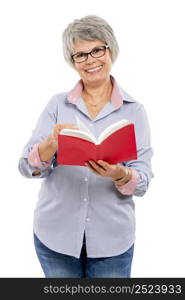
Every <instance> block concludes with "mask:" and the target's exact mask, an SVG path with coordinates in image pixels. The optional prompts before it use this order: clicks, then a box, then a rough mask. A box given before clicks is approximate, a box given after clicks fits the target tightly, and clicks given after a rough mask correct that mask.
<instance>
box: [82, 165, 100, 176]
mask: <svg viewBox="0 0 185 300" xmlns="http://www.w3.org/2000/svg"><path fill="white" fill-rule="evenodd" d="M85 165H86V167H87V168H88V169H89V170H91V171H92V172H93V173H95V174H98V175H100V174H99V173H98V172H97V171H96V170H95V169H94V168H93V167H92V166H91V164H90V163H89V162H86V163H85Z"/></svg>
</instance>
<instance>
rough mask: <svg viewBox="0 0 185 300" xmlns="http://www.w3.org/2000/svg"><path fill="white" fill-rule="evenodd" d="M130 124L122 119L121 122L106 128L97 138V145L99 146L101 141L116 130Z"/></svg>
mask: <svg viewBox="0 0 185 300" xmlns="http://www.w3.org/2000/svg"><path fill="white" fill-rule="evenodd" d="M128 124H130V122H129V121H128V120H125V119H122V120H121V121H118V122H116V123H114V124H112V125H110V126H108V127H107V128H106V129H105V130H104V131H103V132H102V133H101V134H100V136H99V137H98V144H101V142H102V141H103V140H105V139H106V138H107V137H108V136H109V135H111V134H112V133H113V132H115V131H117V130H118V129H120V128H122V127H124V126H126V125H128Z"/></svg>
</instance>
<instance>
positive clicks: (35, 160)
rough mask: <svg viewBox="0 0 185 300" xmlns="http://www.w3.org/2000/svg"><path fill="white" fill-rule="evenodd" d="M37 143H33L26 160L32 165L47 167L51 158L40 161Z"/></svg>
mask: <svg viewBox="0 0 185 300" xmlns="http://www.w3.org/2000/svg"><path fill="white" fill-rule="evenodd" d="M38 145H39V143H38V144H35V145H34V146H33V149H32V150H31V152H30V153H29V155H28V162H29V164H30V165H31V166H32V167H45V168H47V167H49V166H50V165H51V161H52V159H50V160H48V161H44V162H42V161H41V159H40V156H39V151H38Z"/></svg>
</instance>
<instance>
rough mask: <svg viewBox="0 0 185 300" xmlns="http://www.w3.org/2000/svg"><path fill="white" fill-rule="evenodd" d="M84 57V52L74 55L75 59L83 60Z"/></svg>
mask: <svg viewBox="0 0 185 300" xmlns="http://www.w3.org/2000/svg"><path fill="white" fill-rule="evenodd" d="M84 56H85V53H84V52H79V53H77V54H75V58H77V59H78V58H83V57H84Z"/></svg>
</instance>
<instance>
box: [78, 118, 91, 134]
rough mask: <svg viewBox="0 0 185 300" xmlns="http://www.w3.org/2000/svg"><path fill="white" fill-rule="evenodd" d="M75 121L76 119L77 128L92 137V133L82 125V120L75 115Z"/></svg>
mask: <svg viewBox="0 0 185 300" xmlns="http://www.w3.org/2000/svg"><path fill="white" fill-rule="evenodd" d="M75 119H76V123H77V126H78V128H79V129H80V130H81V131H85V132H87V133H88V134H90V135H91V136H94V135H93V134H92V132H91V131H90V130H89V128H88V127H87V126H86V125H85V124H84V122H82V120H81V119H80V118H79V117H78V116H77V115H75Z"/></svg>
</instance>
